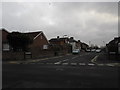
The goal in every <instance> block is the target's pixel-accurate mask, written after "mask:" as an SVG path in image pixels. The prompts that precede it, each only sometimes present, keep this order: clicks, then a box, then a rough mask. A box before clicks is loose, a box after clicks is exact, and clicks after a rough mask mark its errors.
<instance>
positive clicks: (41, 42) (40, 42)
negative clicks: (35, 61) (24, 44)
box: [25, 31, 49, 50]
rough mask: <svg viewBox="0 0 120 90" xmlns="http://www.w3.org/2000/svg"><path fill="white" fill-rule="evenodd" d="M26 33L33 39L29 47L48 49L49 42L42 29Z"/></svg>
mask: <svg viewBox="0 0 120 90" xmlns="http://www.w3.org/2000/svg"><path fill="white" fill-rule="evenodd" d="M25 34H26V35H28V36H29V37H30V38H31V39H32V40H33V43H32V44H31V45H29V48H31V49H37V50H47V49H48V45H49V42H48V40H47V38H46V36H45V35H44V33H43V32H42V31H38V32H29V33H25Z"/></svg>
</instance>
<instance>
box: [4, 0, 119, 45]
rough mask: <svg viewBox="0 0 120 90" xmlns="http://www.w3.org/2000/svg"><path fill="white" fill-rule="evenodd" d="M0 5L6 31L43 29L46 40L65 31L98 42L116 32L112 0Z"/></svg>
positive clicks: (114, 9)
mask: <svg viewBox="0 0 120 90" xmlns="http://www.w3.org/2000/svg"><path fill="white" fill-rule="evenodd" d="M2 6H3V8H2V10H3V12H2V15H3V17H2V18H3V21H2V22H3V27H5V28H8V29H9V30H19V31H24V32H25V31H33V30H43V32H44V33H45V34H46V35H47V37H48V39H50V38H52V37H56V36H57V35H60V36H63V35H64V34H67V35H68V36H74V37H75V38H76V39H80V40H81V41H84V42H86V43H88V42H89V41H91V42H94V43H96V44H99V45H102V44H101V41H102V40H105V41H106V42H107V41H108V40H109V39H111V38H112V37H114V36H115V35H117V21H116V17H117V15H118V14H117V13H118V12H117V11H118V10H117V8H118V7H117V3H116V2H112V3H110V2H108V3H105V2H104V3H96V2H95V3H94V2H91V3H83V2H80V3H75V2H72V3H70V2H69V3H67V2H54V3H3V5H2ZM109 18H110V19H109ZM104 33H105V34H106V36H105V35H104Z"/></svg>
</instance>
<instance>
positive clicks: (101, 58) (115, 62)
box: [91, 53, 120, 67]
mask: <svg viewBox="0 0 120 90" xmlns="http://www.w3.org/2000/svg"><path fill="white" fill-rule="evenodd" d="M91 62H92V63H95V64H97V65H98V66H118V67H119V66H120V57H118V58H116V56H115V55H111V56H110V57H109V56H108V55H107V54H106V53H99V54H98V55H96V56H95V57H94V58H93V59H92V60H91Z"/></svg>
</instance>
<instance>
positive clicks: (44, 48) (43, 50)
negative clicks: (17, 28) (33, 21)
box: [2, 29, 52, 60]
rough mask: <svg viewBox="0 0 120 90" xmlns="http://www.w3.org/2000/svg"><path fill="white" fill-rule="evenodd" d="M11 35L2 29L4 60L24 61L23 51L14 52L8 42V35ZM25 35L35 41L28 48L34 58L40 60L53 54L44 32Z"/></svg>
mask: <svg viewBox="0 0 120 90" xmlns="http://www.w3.org/2000/svg"><path fill="white" fill-rule="evenodd" d="M9 33H10V32H8V31H7V30H6V29H2V51H3V54H2V55H3V59H16V60H17V59H24V52H23V51H20V52H13V50H12V48H11V47H10V45H9V43H8V40H7V35H8V34H9ZM25 34H26V35H28V36H29V37H30V38H31V39H32V40H33V43H32V44H30V45H29V46H28V47H29V52H31V54H32V56H33V58H39V57H43V56H46V55H49V54H52V53H51V52H49V42H48V40H47V38H46V36H45V34H44V33H43V32H42V31H37V32H28V33H25Z"/></svg>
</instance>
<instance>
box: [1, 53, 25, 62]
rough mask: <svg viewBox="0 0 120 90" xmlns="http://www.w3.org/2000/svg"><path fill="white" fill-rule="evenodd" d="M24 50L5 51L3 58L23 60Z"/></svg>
mask: <svg viewBox="0 0 120 90" xmlns="http://www.w3.org/2000/svg"><path fill="white" fill-rule="evenodd" d="M23 59H24V52H3V53H2V60H7V61H8V60H13V61H14V60H23Z"/></svg>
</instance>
